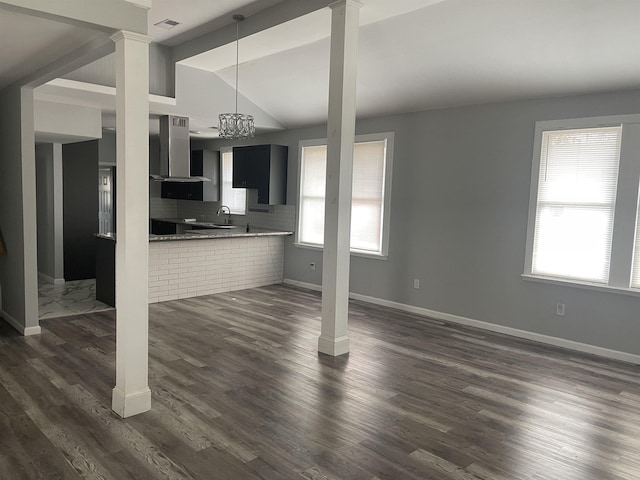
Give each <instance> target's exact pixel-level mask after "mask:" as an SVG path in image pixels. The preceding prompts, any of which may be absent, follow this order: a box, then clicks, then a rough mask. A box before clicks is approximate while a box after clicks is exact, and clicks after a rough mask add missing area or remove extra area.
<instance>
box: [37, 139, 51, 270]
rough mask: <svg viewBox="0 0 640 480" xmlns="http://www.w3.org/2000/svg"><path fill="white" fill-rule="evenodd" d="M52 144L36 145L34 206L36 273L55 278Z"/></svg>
mask: <svg viewBox="0 0 640 480" xmlns="http://www.w3.org/2000/svg"><path fill="white" fill-rule="evenodd" d="M53 188H54V171H53V144H52V143H43V144H39V145H36V205H37V209H38V272H40V273H42V274H44V275H46V276H47V277H49V278H55V261H56V258H55V225H54V220H55V216H54V198H55V196H54V191H53Z"/></svg>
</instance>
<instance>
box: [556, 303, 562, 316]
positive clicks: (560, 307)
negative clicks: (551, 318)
mask: <svg viewBox="0 0 640 480" xmlns="http://www.w3.org/2000/svg"><path fill="white" fill-rule="evenodd" d="M556 315H560V316H561V317H564V303H558V304H556Z"/></svg>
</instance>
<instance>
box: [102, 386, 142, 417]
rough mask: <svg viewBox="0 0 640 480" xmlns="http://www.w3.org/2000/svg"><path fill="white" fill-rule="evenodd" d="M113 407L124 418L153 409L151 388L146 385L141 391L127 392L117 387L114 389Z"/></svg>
mask: <svg viewBox="0 0 640 480" xmlns="http://www.w3.org/2000/svg"><path fill="white" fill-rule="evenodd" d="M111 409H112V410H113V411H114V412H116V413H117V414H118V415H120V416H121V417H122V418H129V417H133V416H134V415H138V414H140V413H144V412H148V411H149V410H151V390H149V387H145V388H143V389H142V390H140V391H137V392H132V393H128V394H125V393H124V392H123V391H122V390H120V389H119V388H117V387H116V388H114V389H113V395H112V398H111Z"/></svg>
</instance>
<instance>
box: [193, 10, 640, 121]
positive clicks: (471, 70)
mask: <svg viewBox="0 0 640 480" xmlns="http://www.w3.org/2000/svg"><path fill="white" fill-rule="evenodd" d="M394 6H395V7H397V8H398V11H400V12H402V11H403V10H404V11H405V12H409V13H402V14H401V15H398V14H397V13H398V12H397V11H394V8H393V7H394ZM383 8H385V9H386V10H384V13H383V14H378V9H383ZM329 20H330V12H329V10H328V9H324V10H322V11H319V12H316V13H314V14H311V15H308V16H307V17H304V18H301V19H296V20H294V21H291V22H288V23H287V24H283V25H280V26H278V27H275V28H273V29H270V30H268V31H265V32H261V33H260V34H256V35H254V36H252V37H248V38H246V39H243V40H241V42H240V56H241V68H240V91H241V92H242V94H243V95H245V96H246V97H247V98H248V99H250V100H251V101H252V102H254V103H255V104H256V105H257V106H259V107H260V108H261V109H263V110H265V111H266V112H268V113H269V114H270V115H271V116H273V117H274V118H275V119H277V120H278V121H279V122H280V123H282V124H283V125H285V126H286V127H297V126H302V125H305V124H312V123H319V122H322V121H324V120H325V119H326V111H327V101H328V65H329V40H328V38H327V36H328V34H329ZM362 20H363V21H362V22H361V31H360V45H359V61H358V87H357V92H358V93H357V109H358V116H359V117H370V116H378V115H386V114H393V113H400V112H408V111H419V110H428V109H435V108H445V107H452V106H461V105H469V104H481V103H488V102H500V101H507V100H513V99H522V98H534V97H542V96H557V95H566V94H578V93H589V92H599V91H610V90H616V89H631V88H639V87H640V62H639V61H638V60H637V59H638V58H640V56H639V54H640V1H638V0H617V1H611V0H562V1H558V0H482V1H478V0H444V1H440V2H433V1H429V0H415V1H407V2H405V1H404V0H397V1H395V2H389V1H388V0H365V1H364V7H363V8H362ZM234 52H235V50H234V48H233V45H231V46H225V47H221V48H219V49H216V50H214V51H211V52H207V53H206V54H203V55H200V56H198V57H194V58H192V59H189V60H187V61H185V62H183V63H184V64H187V65H191V66H195V67H197V68H201V69H206V70H209V71H212V72H215V73H216V74H217V75H218V76H220V77H221V78H222V79H223V80H225V81H226V82H227V83H228V84H229V85H233V84H234V82H235V68H234V66H233V61H234V58H233V54H234Z"/></svg>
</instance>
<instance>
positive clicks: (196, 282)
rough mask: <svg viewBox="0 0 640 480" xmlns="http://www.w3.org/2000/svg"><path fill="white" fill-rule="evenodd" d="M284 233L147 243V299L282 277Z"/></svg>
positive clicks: (207, 292) (228, 288) (249, 285)
mask: <svg viewBox="0 0 640 480" xmlns="http://www.w3.org/2000/svg"><path fill="white" fill-rule="evenodd" d="M284 238H285V237H284V236H282V235H280V236H253V237H237V238H224V239H202V240H177V241H170V242H150V243H149V303H155V302H164V301H166V300H176V299H180V298H189V297H196V296H200V295H210V294H213V293H220V292H229V291H232V290H242V289H245V288H254V287H261V286H264V285H271V284H274V283H281V282H282V277H283V264H284Z"/></svg>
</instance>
